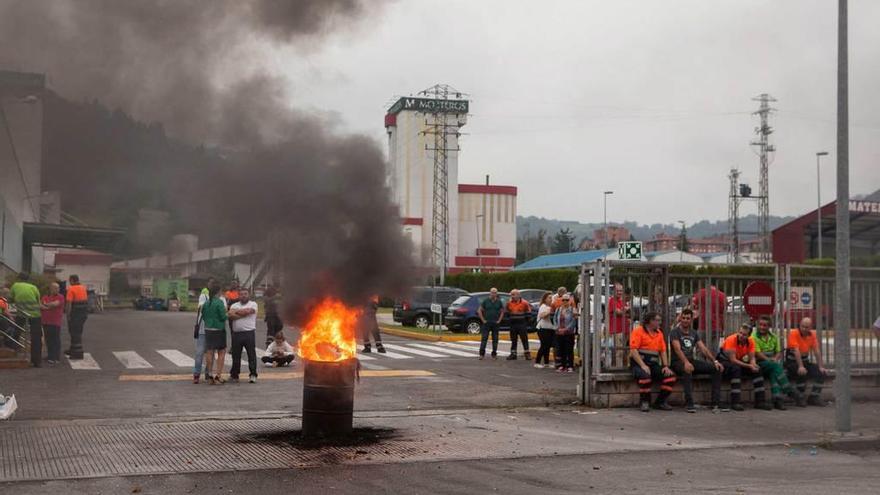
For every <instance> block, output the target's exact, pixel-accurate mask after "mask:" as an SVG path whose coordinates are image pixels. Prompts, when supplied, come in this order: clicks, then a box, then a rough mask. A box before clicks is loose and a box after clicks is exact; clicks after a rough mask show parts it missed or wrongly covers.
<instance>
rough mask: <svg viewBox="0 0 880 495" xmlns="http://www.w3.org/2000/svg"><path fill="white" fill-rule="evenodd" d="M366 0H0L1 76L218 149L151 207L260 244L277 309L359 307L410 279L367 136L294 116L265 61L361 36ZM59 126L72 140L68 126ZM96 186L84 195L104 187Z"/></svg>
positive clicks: (282, 84)
mask: <svg viewBox="0 0 880 495" xmlns="http://www.w3.org/2000/svg"><path fill="white" fill-rule="evenodd" d="M380 3H382V2H367V1H366V0H297V1H281V0H277V1H274V0H212V1H202V2H196V1H187V0H138V1H119V0H53V1H32V0H0V68H4V69H11V70H22V71H30V72H42V73H45V74H46V75H47V80H48V82H49V85H50V86H51V87H52V88H53V90H55V91H57V92H58V93H59V94H61V95H64V96H65V97H69V98H74V99H78V100H93V99H96V100H98V101H100V102H102V103H104V104H107V105H110V106H112V107H118V108H121V109H122V110H124V111H125V112H126V113H128V114H130V115H132V116H133V117H134V118H135V119H137V120H139V121H141V122H157V123H161V125H162V126H163V127H164V129H165V131H166V132H167V133H168V134H169V135H170V136H172V137H174V138H177V139H181V140H184V141H186V142H189V143H192V144H198V145H205V146H207V147H208V148H209V149H219V150H222V151H221V152H220V156H221V157H222V159H221V160H208V162H210V163H200V164H198V165H192V166H190V167H178V168H179V170H177V169H176V170H175V171H174V173H173V174H172V176H171V177H169V178H168V179H167V187H168V189H169V190H170V191H171V192H169V194H168V195H167V196H166V200H165V201H164V202H163V206H165V207H167V208H169V209H171V210H173V211H176V212H179V215H180V216H181V217H182V220H181V222H182V223H183V224H185V225H198V226H199V230H201V232H202V233H207V234H208V235H206V237H211V235H210V234H215V237H218V238H228V239H236V240H237V242H249V241H253V242H261V241H264V240H265V239H267V238H271V240H272V241H271V244H272V250H271V251H272V253H274V254H275V256H276V258H278V259H279V260H282V261H279V263H282V262H283V265H284V281H285V284H286V285H285V291H286V293H287V294H288V296H290V297H289V300H288V302H289V303H290V306H291V307H294V308H298V307H299V308H301V307H303V306H306V305H308V302H309V301H311V300H313V299H314V298H316V297H320V296H322V295H324V294H327V293H330V294H334V295H338V296H341V297H343V298H344V299H345V300H346V301H347V302H349V303H360V302H363V301H365V300H366V299H367V298H368V297H369V296H370V295H372V294H375V293H383V294H396V293H400V292H401V291H403V290H405V287H406V286H407V285H408V284H409V283H410V280H409V277H408V274H409V273H410V272H409V270H408V269H407V268H408V267H409V264H410V258H409V253H410V245H409V243H408V241H407V240H405V238H404V237H403V236H402V234H401V229H400V223H399V222H400V220H399V218H398V216H397V210H396V208H395V207H394V205H393V204H392V203H391V200H390V195H389V193H388V191H387V189H386V186H385V163H384V159H383V155H382V153H381V151H380V150H379V148H378V147H377V145H376V143H375V142H373V141H371V140H369V139H368V138H366V137H363V136H357V135H338V134H336V133H334V132H333V130H332V126H331V125H329V124H328V122H326V121H325V119H324V118H322V117H321V116H318V115H312V114H307V113H304V112H301V111H296V110H294V109H293V106H292V104H291V102H293V101H296V98H294V97H293V95H291V94H290V92H289V90H288V88H289V87H290V86H291V84H290V83H289V81H287V80H285V79H284V78H283V77H281V76H280V75H278V74H277V73H275V72H273V70H272V69H271V68H268V67H267V61H266V60H265V55H264V53H265V50H266V48H267V47H271V46H274V47H277V46H292V47H294V48H296V49H297V50H300V51H309V50H315V49H317V48H318V46H319V44H320V42H321V41H322V39H324V38H325V37H326V36H328V35H329V34H330V33H340V32H342V31H348V30H351V29H355V28H358V27H361V26H362V25H363V24H365V22H364V21H365V20H367V19H371V18H372V17H373V16H375V15H376V12H377V11H378V10H380V9H381V7H382V5H379V4H380ZM65 131H67V132H69V133H71V135H70V136H67V138H68V139H71V140H75V139H76V138H77V134H76V133H77V132H78V130H77V129H76V128H70V129H65ZM83 138H84V139H85V138H87V137H86V136H84V137H83ZM71 160H72V162H73V163H75V165H74V166H75V167H78V168H80V169H81V170H78V171H77V173H81V174H82V175H83V176H85V177H92V176H95V177H98V175H99V174H91V175H90V174H89V169H90V168H91V167H97V166H98V164H97V163H92V162H100V161H101V160H100V158H98V159H94V160H91V161H89V162H77V161H75V157H71ZM145 172H146V173H149V171H145ZM100 180H101V179H100V177H98V178H96V179H95V182H94V183H93V184H94V187H96V188H97V187H101V188H104V187H111V188H112V187H114V185H115V184H102V183H101V182H100ZM116 185H118V184H116ZM120 187H121V186H120ZM81 192H82V193H83V194H86V195H87V194H88V193H90V192H91V193H94V196H95V197H101V196H102V194H99V193H105V192H106V191H81ZM65 200H66V199H65ZM218 234H219V235H218Z"/></svg>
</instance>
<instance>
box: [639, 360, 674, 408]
mask: <svg viewBox="0 0 880 495" xmlns="http://www.w3.org/2000/svg"><path fill="white" fill-rule="evenodd" d="M642 361H644V362H645V364H646V365H648V368H649V373H645V370H643V369H642V368H641V367H639V365H638V364H636V362H635V360H633V359H630V366H631V367H632V372H633V376H634V377H635V379H636V381H637V382H638V384H639V400H640V401H641V402H651V383H652V382H653V383H659V384H660V393H659V394H658V395H657V401H656V404H662V403H664V402H666V399H667V398H669V395H670V394H671V393H672V387H673V386H674V385H675V376H674V375H673V376H663V366H662V365H661V364H660V358H659V357H653V358H649V357H646V356H644V355H643V356H642Z"/></svg>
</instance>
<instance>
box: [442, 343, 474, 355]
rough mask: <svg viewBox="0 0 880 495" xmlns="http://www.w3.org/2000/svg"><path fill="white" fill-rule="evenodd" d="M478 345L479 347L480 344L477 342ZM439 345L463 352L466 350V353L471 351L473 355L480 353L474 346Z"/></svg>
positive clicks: (457, 344)
mask: <svg viewBox="0 0 880 495" xmlns="http://www.w3.org/2000/svg"><path fill="white" fill-rule="evenodd" d="M477 344H478V345H479V342H477ZM437 345H439V346H443V347H449V348H452V349H461V350H465V351H471V352H472V353H477V352H479V350H478V349H477V348H476V347H474V346H470V345H465V344H459V343H458V342H437ZM470 355H471V354H468V356H470Z"/></svg>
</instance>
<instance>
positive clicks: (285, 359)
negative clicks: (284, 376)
mask: <svg viewBox="0 0 880 495" xmlns="http://www.w3.org/2000/svg"><path fill="white" fill-rule="evenodd" d="M294 358H295V356H294V355H293V347H292V346H291V345H290V344H289V343H287V341H286V340H284V332H283V331H281V332H278V333H276V334H275V340H273V341H272V343H271V344H269V347H267V348H266V355H265V356H263V362H264V363H266V366H276V367H277V366H287V365H288V364H290V363H291V362H292V361H293V360H294Z"/></svg>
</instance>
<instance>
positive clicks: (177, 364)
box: [67, 339, 538, 370]
mask: <svg viewBox="0 0 880 495" xmlns="http://www.w3.org/2000/svg"><path fill="white" fill-rule="evenodd" d="M529 343H530V347H532V351H534V350H536V349H537V346H538V341H536V340H530V341H529ZM384 345H385V349H386V352H384V353H380V352H377V351H376V350H374V351H373V352H372V353H369V354H363V353H361V354H359V355H358V358H359V359H360V360H361V365H362V366H363V367H364V368H366V369H370V370H387V369H388V368H387V367H386V366H384V365H385V364H388V363H391V362H394V361H402V360H413V359H416V360H418V359H422V360H431V361H439V360H448V359H471V358H475V357H477V356H478V355H479V347H480V343H479V342H475V341H460V342H401V341H397V342H393V343H392V342H385V344H384ZM489 347H490V349H491V344H489ZM509 349H510V342H509V341H508V340H506V339H505V340H503V341H501V342H499V352H508V351H509ZM265 355H266V351H265V350H263V349H257V359H258V360H259V359H260V358H262V357H263V356H265ZM247 361H248V360H247V355H246V354H243V355H242V364H246V363H247ZM67 362H68V364H69V366H70V368H71V369H74V370H101V369H105V370H108V369H109V370H118V369H126V370H149V369H167V368H181V369H183V368H190V369H191V368H192V367H193V366H194V364H195V359H194V357H193V352H192V350H188V349H183V350H182V349H154V350H149V351H147V352H144V351H140V352H138V351H134V350H118V351H111V352H109V353H100V352H96V353H94V354H93V353H88V352H87V353H85V354H84V355H83V359H79V360H73V361H67ZM225 364H226V365H227V366H231V365H232V356H231V355H230V354H229V353H227V354H226V357H225Z"/></svg>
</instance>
